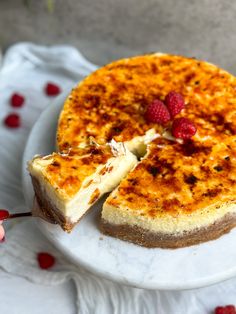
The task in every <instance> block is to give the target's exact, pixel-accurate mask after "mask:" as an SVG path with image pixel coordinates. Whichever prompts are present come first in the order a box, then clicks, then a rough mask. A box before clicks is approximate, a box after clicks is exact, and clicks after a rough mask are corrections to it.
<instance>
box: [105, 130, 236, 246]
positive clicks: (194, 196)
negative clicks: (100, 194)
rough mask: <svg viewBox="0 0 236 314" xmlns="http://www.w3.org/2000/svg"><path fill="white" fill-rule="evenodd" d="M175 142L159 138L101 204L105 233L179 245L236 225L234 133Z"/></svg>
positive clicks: (135, 240) (136, 240) (147, 243)
mask: <svg viewBox="0 0 236 314" xmlns="http://www.w3.org/2000/svg"><path fill="white" fill-rule="evenodd" d="M221 140H222V141H219V139H216V138H211V137H209V138H208V139H201V138H195V140H194V141H193V140H188V141H186V142H185V143H183V144H181V143H177V142H174V141H169V140H167V139H156V140H155V141H153V142H152V143H151V144H150V145H149V147H148V153H147V155H146V156H145V158H144V159H143V160H142V161H141V162H140V163H138V164H137V166H136V167H135V168H134V170H133V171H131V172H130V173H129V175H128V176H127V177H126V178H125V179H123V180H122V181H121V183H120V185H119V187H117V188H116V190H114V191H113V192H112V193H111V194H110V196H109V197H108V198H107V200H106V202H105V203H104V205H103V210H102V217H101V231H102V232H103V233H104V234H107V235H110V236H114V237H117V238H120V239H122V240H126V241H130V242H133V243H136V244H139V245H142V246H146V247H162V248H177V247H183V246H189V245H193V244H197V243H200V242H204V241H208V240H212V239H215V238H217V237H219V236H220V235H222V234H224V233H226V232H228V231H230V230H231V229H232V228H233V227H234V226H236V199H235V195H236V185H235V180H236V139H235V137H234V136H227V135H225V136H224V137H223V136H222V137H221Z"/></svg>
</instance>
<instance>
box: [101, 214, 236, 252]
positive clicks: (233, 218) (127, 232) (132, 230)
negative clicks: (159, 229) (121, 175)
mask: <svg viewBox="0 0 236 314" xmlns="http://www.w3.org/2000/svg"><path fill="white" fill-rule="evenodd" d="M235 226H236V215H231V214H227V215H226V216H225V217H223V218H222V219H220V220H219V221H216V222H215V223H214V224H212V225H210V226H206V227H204V228H199V229H196V230H193V231H191V232H186V233H183V234H165V233H154V232H150V231H149V230H145V229H142V228H140V227H137V226H131V225H115V224H110V223H109V222H107V221H105V220H104V219H101V222H100V230H101V232H102V233H104V234H106V235H109V236H112V237H115V238H119V239H121V240H125V241H129V242H132V243H135V244H138V245H141V246H144V247H148V248H155V247H159V248H169V249H176V248H180V247H185V246H190V245H195V244H199V243H202V242H206V241H210V240H214V239H217V238H219V237H220V236H222V235H223V234H225V233H228V232H229V231H230V230H231V229H232V228H234V227H235Z"/></svg>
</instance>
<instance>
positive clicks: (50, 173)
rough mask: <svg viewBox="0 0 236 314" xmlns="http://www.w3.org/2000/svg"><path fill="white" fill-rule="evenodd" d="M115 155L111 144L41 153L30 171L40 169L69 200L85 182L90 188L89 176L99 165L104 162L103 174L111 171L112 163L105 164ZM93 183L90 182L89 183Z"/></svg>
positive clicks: (64, 197)
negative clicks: (86, 180)
mask: <svg viewBox="0 0 236 314" xmlns="http://www.w3.org/2000/svg"><path fill="white" fill-rule="evenodd" d="M112 157H114V154H113V152H112V150H111V148H110V147H109V146H108V145H106V146H105V145H104V146H99V147H97V146H89V147H86V148H73V149H69V150H68V151H64V152H62V153H53V154H52V155H48V156H45V157H40V156H37V157H35V158H34V159H33V160H32V161H31V162H30V163H29V170H30V172H31V173H32V174H34V173H35V172H37V170H38V171H39V174H40V175H41V176H43V179H44V180H46V181H47V182H48V183H49V184H50V185H51V186H52V187H53V188H55V190H56V191H57V193H58V195H59V196H60V197H62V198H63V199H65V200H66V199H71V198H72V197H73V196H74V195H75V194H76V193H77V192H78V191H79V189H80V188H81V187H82V185H83V187H84V188H85V187H86V186H84V181H85V179H86V178H88V177H89V176H90V175H93V174H94V173H95V172H96V170H97V168H98V166H102V165H104V168H102V169H101V171H100V173H99V175H103V173H106V172H107V171H108V172H109V169H108V168H109V165H107V166H106V165H105V164H106V163H107V161H108V160H109V159H110V158H112ZM97 179H98V178H97ZM94 180H96V177H94ZM92 183H93V182H90V181H89V182H87V186H89V185H90V184H92Z"/></svg>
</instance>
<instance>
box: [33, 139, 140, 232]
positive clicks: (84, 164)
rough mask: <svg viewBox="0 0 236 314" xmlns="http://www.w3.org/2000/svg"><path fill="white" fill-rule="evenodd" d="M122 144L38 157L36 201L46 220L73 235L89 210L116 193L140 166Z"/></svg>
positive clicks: (36, 158)
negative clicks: (75, 227) (107, 194)
mask: <svg viewBox="0 0 236 314" xmlns="http://www.w3.org/2000/svg"><path fill="white" fill-rule="evenodd" d="M136 163H137V158H136V157H135V156H134V155H133V154H132V153H131V152H130V151H128V150H127V149H126V148H125V146H124V145H123V144H122V143H116V142H112V144H109V145H102V146H100V145H99V146H98V145H89V146H87V147H85V148H79V147H77V148H71V149H69V150H68V151H66V152H65V151H64V152H62V153H53V154H52V155H48V156H44V157H41V156H36V157H35V158H33V160H32V161H30V162H29V164H28V170H29V172H30V175H31V177H32V182H33V186H34V191H35V196H36V201H37V203H38V205H39V208H40V209H41V211H42V213H43V214H44V216H46V217H48V218H49V219H50V220H52V219H53V220H54V222H55V223H58V224H60V225H61V227H62V228H63V229H64V230H66V231H71V229H72V228H73V227H74V225H75V224H76V223H77V222H78V221H79V220H80V219H81V217H82V216H83V215H84V214H85V213H86V212H87V211H88V209H89V208H90V207H91V206H92V205H93V204H94V203H95V202H96V201H97V200H98V199H99V198H100V197H101V196H102V195H103V194H105V193H107V192H110V191H111V190H113V189H114V188H115V187H116V186H117V185H118V184H119V182H120V180H121V179H122V178H123V177H124V176H125V175H126V174H127V173H128V172H129V171H130V170H131V169H132V168H133V167H134V166H135V165H136Z"/></svg>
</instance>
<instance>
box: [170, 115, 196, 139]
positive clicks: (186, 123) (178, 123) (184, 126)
mask: <svg viewBox="0 0 236 314" xmlns="http://www.w3.org/2000/svg"><path fill="white" fill-rule="evenodd" d="M196 132H197V129H196V127H195V125H194V123H193V122H192V121H190V120H189V119H187V118H178V119H175V120H174V121H173V124H172V134H173V136H174V137H176V138H182V139H183V140H185V139H189V138H191V137H192V136H193V135H194V134H196Z"/></svg>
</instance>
